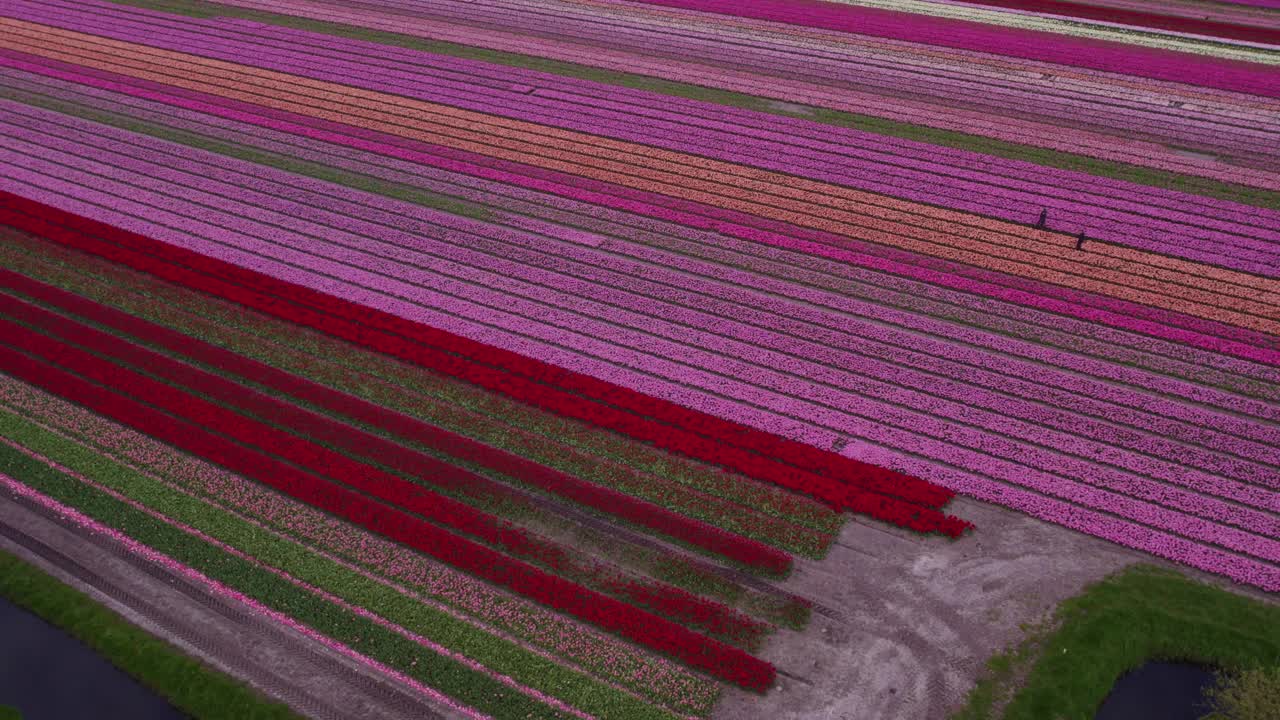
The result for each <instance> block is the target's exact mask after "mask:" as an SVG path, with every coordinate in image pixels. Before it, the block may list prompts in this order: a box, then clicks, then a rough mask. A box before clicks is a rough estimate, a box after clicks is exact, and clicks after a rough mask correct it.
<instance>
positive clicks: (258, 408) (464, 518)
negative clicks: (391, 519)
mask: <svg viewBox="0 0 1280 720" xmlns="http://www.w3.org/2000/svg"><path fill="white" fill-rule="evenodd" d="M0 314H4V315H9V316H11V317H15V318H18V319H19V320H22V321H24V322H28V323H29V324H32V325H35V326H36V327H39V328H40V329H41V332H43V333H44V334H45V335H48V336H52V337H45V336H44V335H39V334H29V333H30V331H25V332H26V333H28V334H27V335H26V337H27V338H28V340H29V342H31V343H33V346H42V347H44V348H45V349H46V351H48V352H53V351H55V350H57V349H58V345H57V344H56V340H55V339H54V338H55V337H56V338H57V339H60V340H63V341H65V342H71V343H75V344H77V345H81V346H83V347H85V348H87V349H88V350H89V351H90V352H93V353H97V354H99V355H104V356H106V357H107V358H108V359H121V360H124V361H126V362H129V363H131V364H134V365H136V366H140V367H143V368H145V370H146V372H148V373H150V374H152V375H158V376H160V377H162V378H165V379H166V380H170V381H173V382H176V383H180V384H182V385H184V386H186V387H187V388H192V389H195V390H196V391H197V392H200V393H202V394H205V395H209V396H212V397H214V398H215V399H217V400H220V401H225V402H228V403H229V404H233V405H240V406H243V407H245V408H246V409H248V410H250V411H251V412H254V413H255V414H265V415H267V416H268V417H267V418H266V419H267V420H268V421H270V422H272V423H275V424H277V425H282V426H285V427H289V428H290V429H291V430H294V431H302V432H310V431H311V430H319V431H320V432H323V433H325V435H326V438H325V439H329V438H330V437H332V438H341V437H342V435H343V433H344V432H346V433H348V434H349V435H350V436H352V437H355V436H356V435H357V434H358V433H359V432H360V431H359V430H357V429H356V428H351V427H349V426H345V425H343V424H342V423H338V422H336V421H333V420H331V419H329V418H325V417H324V416H322V415H317V414H315V413H310V412H307V411H304V410H300V409H298V408H293V407H291V406H289V405H287V404H285V403H282V402H280V401H277V400H275V399H273V398H271V397H269V396H266V395H264V394H262V393H259V392H256V391H254V390H251V389H249V388H246V387H244V386H241V385H238V384H236V383H234V382H231V381H229V380H226V379H224V378H220V377H218V376H216V375H213V374H211V373H208V372H205V371H203V370H200V369H199V368H194V367H191V366H189V365H185V364H183V363H180V362H178V361H176V360H173V359H171V358H167V357H165V356H163V355H160V354H159V353H155V352H152V351H150V350H147V349H146V348H142V347H139V346H137V345H134V344H132V343H129V342H127V341H124V340H121V339H120V338H116V337H113V336H111V335H109V334H107V333H104V332H102V331H100V330H96V329H94V328H91V327H88V326H86V325H82V324H80V323H76V322H74V321H71V320H68V319H66V318H63V317H60V316H58V315H55V314H54V313H51V312H48V311H46V310H43V309H41V308H38V307H35V306H33V305H30V304H28V303H25V302H22V301H21V300H17V299H15V298H13V297H10V296H8V295H4V294H0ZM3 326H4V324H3V320H0V327H3ZM60 350H61V355H60V357H61V358H63V359H66V358H70V359H69V360H67V361H66V362H62V360H60V362H62V364H63V365H65V366H67V367H69V368H70V369H72V370H74V371H76V372H78V373H80V374H81V375H84V376H86V377H89V378H90V379H92V380H95V381H97V382H102V383H104V384H113V383H119V382H128V383H130V384H129V387H130V388H131V389H132V390H133V392H134V395H135V397H137V398H138V399H140V400H143V401H145V402H149V403H151V404H153V405H156V406H158V407H160V408H161V409H163V410H165V411H167V412H170V413H173V414H175V415H178V416H179V417H186V418H187V419H194V418H192V416H191V409H192V408H195V409H197V410H200V411H201V415H202V418H201V420H202V424H204V426H205V427H207V428H209V429H211V430H214V431H216V432H220V433H222V434H224V435H227V436H229V437H232V438H233V439H236V440H238V441H240V442H242V443H245V444H247V445H250V446H257V447H258V448H260V449H262V450H263V451H265V452H269V453H272V454H275V455H279V456H280V457H282V458H284V459H286V460H289V461H290V462H293V463H295V464H299V465H301V466H303V467H305V468H307V469H310V470H312V471H314V472H317V473H320V474H321V475H323V476H328V477H331V478H333V479H336V480H339V481H341V482H343V483H345V484H347V485H349V486H351V487H354V488H356V489H357V490H360V491H362V492H365V493H368V494H370V495H373V496H375V497H377V498H379V499H381V500H384V501H386V502H390V503H394V504H396V505H397V506H399V507H403V508H405V509H408V510H412V511H414V512H416V513H418V514H420V515H423V516H425V517H427V518H428V519H431V520H434V521H436V522H440V523H443V524H445V525H448V526H450V527H455V528H457V529H460V530H462V531H463V532H466V533H469V534H471V535H473V536H475V537H478V538H480V539H482V540H484V541H485V542H487V543H489V544H492V545H498V546H501V547H503V548H506V549H507V550H508V551H509V552H512V553H514V554H517V555H520V556H523V557H526V558H532V559H534V560H536V561H538V562H541V563H543V564H545V565H547V566H550V567H551V568H552V569H555V570H556V571H557V572H560V574H562V575H570V576H571V572H572V570H571V569H569V573H566V572H565V570H566V568H567V566H568V565H569V563H567V562H566V559H565V557H564V551H563V549H562V548H561V547H559V546H558V545H555V544H551V543H548V542H545V541H541V540H538V539H537V538H535V537H531V536H529V535H527V534H526V533H524V532H523V531H521V530H520V529H519V528H516V527H514V526H512V525H511V524H510V523H508V522H506V521H504V520H502V519H500V518H498V517H495V516H493V515H491V514H488V513H484V512H482V511H480V510H477V509H475V508H472V507H471V506H469V505H465V504H463V503H459V502H457V501H455V500H453V499H451V498H448V497H445V496H442V495H439V494H437V493H434V492H431V491H429V490H425V489H424V488H422V487H420V486H418V485H415V484H414V483H411V482H408V481H405V480H403V479H401V478H398V477H396V476H394V475H389V474H387V473H384V472H382V471H380V470H377V469H375V468H372V467H369V466H367V465H363V464H361V463H358V462H356V461H353V460H351V459H349V458H346V457H344V456H342V455H341V454H339V453H335V452H333V451H331V450H328V449H326V448H324V447H321V446H319V445H316V444H314V443H312V442H309V441H306V440H302V441H299V439H298V438H296V437H295V436H294V435H291V434H289V433H286V432H283V431H280V430H277V429H275V428H271V427H269V426H267V425H264V424H263V423H261V422H258V421H256V420H253V419H250V418H245V417H243V416H239V415H236V414H235V413H233V412H231V411H229V410H226V409H224V408H220V407H218V406H216V405H214V404H212V403H209V402H207V401H205V400H202V399H200V398H197V397H192V396H190V395H188V394H187V393H184V392H183V391H182V390H180V389H177V388H173V387H171V386H169V385H165V384H164V383H161V382H157V381H155V380H151V379H149V378H146V377H144V376H141V375H138V374H137V373H134V372H132V371H130V370H127V369H125V368H120V367H117V366H115V365H112V364H110V363H107V364H105V365H104V364H102V363H101V361H99V360H97V359H96V358H94V357H93V356H92V355H89V354H87V353H82V352H81V351H79V350H72V349H71V348H67V347H62V348H60ZM45 357H49V355H48V354H46V355H45ZM70 362H74V363H75V364H74V365H69V364H68V363H70ZM378 439H379V438H376V437H375V438H374V440H378ZM384 442H385V441H384ZM386 444H387V445H390V446H391V447H390V448H387V449H388V451H394V449H397V448H398V449H399V450H401V451H405V452H411V451H407V450H406V449H405V448H401V447H400V446H396V445H394V443H386ZM354 445H355V446H356V447H360V443H359V442H356V443H354ZM378 449H380V448H372V450H374V451H377V450H378ZM363 450H364V451H365V452H369V451H370V450H371V448H363ZM402 457H404V456H402ZM407 459H410V460H412V458H407ZM422 459H423V460H425V462H422V463H417V464H415V465H414V466H413V469H412V470H411V472H413V473H415V474H417V473H421V475H420V477H422V478H423V479H425V480H427V481H431V480H432V479H433V478H434V476H437V475H443V476H445V477H446V478H447V481H446V482H447V483H448V485H449V486H450V487H452V488H456V489H459V490H465V489H467V488H468V486H469V484H470V483H473V482H474V483H476V484H480V483H481V482H484V483H487V484H488V485H489V487H488V488H487V489H488V490H489V491H490V492H497V493H502V492H505V490H504V488H502V487H501V486H500V485H498V484H497V483H493V482H492V481H489V480H487V479H486V478H483V477H480V476H477V475H475V474H474V473H470V472H468V471H466V470H463V469H462V468H458V467H455V466H452V465H449V464H448V463H444V462H441V461H439V460H436V459H435V458H431V457H429V456H422ZM604 587H606V588H607V589H608V590H609V591H610V592H611V593H612V594H614V595H617V596H620V597H622V598H623V599H625V600H627V601H628V602H631V603H633V604H639V605H642V606H643V607H646V608H648V609H651V610H655V611H657V612H659V613H661V614H663V615H665V616H667V617H670V618H672V619H674V620H677V621H681V622H684V623H687V624H690V625H693V626H695V627H697V628H699V629H701V630H703V631H705V632H709V633H711V634H713V635H715V636H717V637H720V638H724V639H734V638H738V639H741V640H742V641H743V642H746V643H755V642H758V640H759V639H760V638H761V637H762V636H763V635H764V633H765V632H766V631H767V629H768V627H767V625H765V624H764V623H761V622H759V621H756V620H753V619H752V618H749V617H747V616H745V615H743V614H741V613H738V612H736V611H734V610H732V609H730V608H729V607H727V606H725V605H723V604H721V603H718V602H715V601H712V600H708V599H706V598H703V597H699V596H698V595H695V594H693V593H690V592H686V591H684V590H681V589H679V588H675V587H669V586H651V585H649V584H646V583H640V582H636V581H632V580H629V579H613V580H610V581H608V582H607V583H605V584H604Z"/></svg>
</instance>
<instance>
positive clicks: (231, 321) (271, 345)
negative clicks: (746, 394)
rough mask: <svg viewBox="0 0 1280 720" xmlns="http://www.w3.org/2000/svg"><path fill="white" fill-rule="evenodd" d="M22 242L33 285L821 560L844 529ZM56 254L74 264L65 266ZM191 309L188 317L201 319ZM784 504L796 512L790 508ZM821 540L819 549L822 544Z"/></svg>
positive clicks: (622, 444) (701, 471)
mask: <svg viewBox="0 0 1280 720" xmlns="http://www.w3.org/2000/svg"><path fill="white" fill-rule="evenodd" d="M22 245H23V243H22V242H21V241H19V242H14V243H8V244H0V258H3V259H4V262H5V263H6V266H7V267H11V268H13V269H15V270H17V271H19V272H22V273H24V274H27V275H29V276H30V277H33V278H37V279H39V280H41V281H43V282H47V283H50V284H53V285H55V286H57V287H61V288H63V289H66V290H69V291H71V292H75V293H77V294H81V295H83V296H85V297H89V298H92V299H94V300H96V301H98V302H102V303H104V304H107V305H110V306H112V307H116V308H119V309H121V310H124V311H126V312H129V313H131V314H133V315H136V316H138V317H141V318H145V319H147V320H149V321H151V322H155V323H158V324H161V325H164V326H166V327H169V328H172V329H174V330H177V331H179V332H183V333H186V334H189V335H191V336H193V337H198V338H200V339H202V340H205V341H207V342H210V343H213V344H215V345H219V346H221V347H225V348H227V349H230V350H233V351H235V352H237V353H241V354H243V355H245V356H248V357H252V358H254V359H256V360H259V361H262V362H265V363H267V364H269V365H272V366H275V367H278V368H281V369H283V370H287V371H289V372H292V373H295V374H297V375H299V376H301V377H306V378H308V379H310V380H313V381H315V382H318V383H321V384H324V385H328V386H330V387H336V388H340V389H342V390H343V391H344V392H348V393H351V394H353V395H355V396H358V397H361V398H363V399H365V400H368V401H371V402H374V403H378V404H380V405H384V406H386V407H388V408H392V409H395V410H398V411H400V412H404V413H406V414H408V415H411V416H415V417H419V418H422V419H424V420H426V421H427V422H432V423H435V424H438V425H440V426H442V427H446V428H448V429H450V430H454V431H456V432H461V433H463V434H466V435H468V436H471V437H474V438H476V439H478V440H480V441H482V442H486V443H489V444H491V445H494V446H496V447H501V448H503V449H506V450H509V451H511V452H514V453H516V454H519V455H522V456H525V457H529V458H532V459H534V460H537V461H539V462H542V463H544V464H546V465H548V466H551V467H555V468H556V469H559V470H561V471H564V472H567V473H571V474H574V475H576V476H578V477H582V478H584V479H587V480H590V481H592V482H597V483H600V484H602V485H606V486H608V487H614V488H616V489H619V490H621V491H623V492H628V493H630V494H633V495H637V496H639V497H644V498H645V499H647V500H650V501H652V502H656V503H658V504H660V505H663V506H664V507H669V508H672V509H674V510H676V511H677V512H681V513H684V514H687V515H690V516H691V517H697V518H699V519H701V520H704V521H706V522H709V523H712V524H715V525H718V526H720V527H724V528H726V529H728V530H731V531H733V532H740V533H742V534H743V535H746V536H748V537H753V538H756V539H759V540H761V541H763V542H768V543H771V544H774V545H776V546H778V547H781V548H783V549H786V550H788V551H790V552H796V553H798V554H804V555H807V556H810V557H816V556H820V555H821V554H822V553H823V552H824V551H825V550H826V548H827V546H828V544H829V541H830V537H831V535H832V534H833V533H835V532H837V531H838V530H839V528H840V527H841V526H842V525H843V523H844V518H843V516H841V515H839V514H836V513H832V512H830V511H829V510H826V509H824V508H820V506H816V505H815V504H814V503H812V502H811V501H807V500H804V499H802V498H800V497H799V496H795V495H791V494H789V493H786V492H785V491H783V490H781V489H778V488H773V487H771V486H764V485H751V484H747V483H744V482H735V481H734V480H733V477H732V476H729V475H725V474H723V473H717V472H716V471H715V470H714V469H713V468H710V467H706V466H701V465H697V464H694V463H691V462H685V461H683V460H681V459H679V458H672V457H671V456H667V455H666V454H664V453H661V452H660V451H657V450H654V449H653V448H649V447H647V446H644V445H640V444H638V443H634V442H632V441H629V440H627V439H626V438H623V437H620V436H617V435H615V434H612V433H608V432H605V431H600V430H599V429H596V428H591V427H589V426H586V425H583V424H575V423H572V422H571V421H567V420H565V419H563V418H558V417H555V416H551V415H549V414H546V413H541V412H538V411H535V410H531V409H529V408H526V407H523V406H519V405H518V404H515V403H512V402H510V401H506V400H504V399H502V398H500V397H497V396H496V395H494V394H493V393H486V392H484V391H481V390H477V389H475V388H471V387H469V386H465V385H463V384H461V383H458V382H453V381H450V380H448V379H444V378H439V377H436V376H432V375H430V374H428V373H425V372H422V371H421V370H420V369H417V368H412V367H409V366H406V365H404V364H402V363H398V362H396V361H394V360H392V359H390V358H387V357H385V356H380V355H377V354H376V353H370V352H366V351H363V350H360V349H358V348H354V347H352V346H350V345H347V344H345V343H341V342H339V341H337V340H334V339H332V338H327V337H324V336H321V335H318V334H316V333H312V332H309V331H305V330H303V329H301V328H298V327H296V326H291V325H288V324H286V323H280V322H279V321H276V320H273V319H270V318H265V317H262V316H259V315H257V314H254V313H247V312H245V311H244V310H243V309H242V308H235V307H231V306H226V305H224V304H222V303H219V302H218V301H214V300H212V299H209V298H206V297H203V296H200V295H197V294H195V293H191V292H190V291H186V290H184V289H182V288H177V287H175V286H172V285H169V284H162V283H158V282H154V281H148V279H146V278H142V277H140V276H138V275H136V274H135V273H129V272H125V271H121V270H119V269H118V268H115V267H114V266H107V265H105V264H104V263H101V262H99V261H95V260H92V259H90V258H85V257H82V256H71V255H69V254H67V253H65V252H61V251H59V250H58V249H57V248H45V251H43V252H40V251H35V250H34V249H30V250H28V249H27V248H24V247H20V246H22ZM63 256H66V257H68V258H71V259H73V260H74V262H73V263H68V262H67V261H66V260H63V259H62V258H63ZM134 293H137V294H134ZM178 308H181V309H182V310H179V309H178ZM184 311H185V312H184ZM187 313H194V314H195V315H198V316H200V319H199V320H197V319H195V318H193V317H192V315H188V314H187ZM375 379H376V381H371V380H375ZM401 387H403V388H405V389H408V390H411V391H414V392H417V393H422V394H423V395H425V396H428V397H426V398H423V397H417V398H415V397H413V396H412V395H410V394H406V393H404V392H400V391H399V390H398V388H401ZM466 411H472V412H475V413H479V414H481V415H483V416H485V417H484V421H483V422H478V421H477V420H478V418H476V416H474V415H470V414H467V413H466ZM507 423H511V424H514V425H517V426H519V427H520V428H521V429H525V430H529V431H531V432H533V433H537V434H539V435H542V436H543V437H547V438H550V439H553V440H555V441H557V442H549V443H546V444H543V443H541V442H539V441H531V440H530V439H527V438H520V437H518V436H515V435H513V434H512V433H511V430H510V425H508V424H507ZM558 442H564V443H567V444H570V445H573V446H575V447H576V448H578V449H580V450H583V451H585V452H586V453H590V454H593V455H597V456H601V457H606V458H609V459H611V460H615V461H619V462H623V463H626V464H628V465H630V466H632V467H634V468H636V469H639V470H642V471H646V472H652V473H654V474H656V475H659V476H661V477H664V478H667V479H669V480H674V481H675V482H677V483H681V484H684V485H688V486H690V488H691V489H693V490H698V491H701V492H707V493H709V494H712V495H717V496H720V497H723V498H726V499H727V500H730V501H733V502H741V503H743V504H745V505H748V506H750V507H752V508H754V509H756V510H758V511H759V512H761V513H764V514H768V515H771V516H773V517H777V518H778V519H779V520H783V521H785V522H789V523H794V524H797V525H801V526H803V528H798V531H797V532H795V533H793V534H783V533H780V532H766V531H765V530H764V529H762V524H761V523H759V521H758V520H755V519H754V518H755V517H758V516H754V515H753V514H751V513H747V512H745V511H739V510H738V508H736V507H734V506H733V505H730V504H727V505H719V504H713V503H708V502H707V500H706V498H705V497H704V496H702V495H695V494H689V495H687V496H686V495H683V494H682V495H681V496H679V497H677V496H676V495H675V494H674V493H671V492H667V491H663V492H655V489H654V488H651V487H645V486H644V484H643V483H639V484H637V483H635V482H630V481H628V479H627V478H626V477H622V476H619V475H618V474H617V473H616V472H613V471H612V470H611V469H610V468H609V467H608V466H607V465H606V466H600V465H597V464H595V463H593V462H591V461H589V460H587V459H575V458H572V457H569V456H567V455H566V454H565V453H563V452H562V451H558V449H557V443H558ZM787 503H789V504H791V505H792V507H790V508H788V507H786V506H785V504H787ZM815 531H816V533H815ZM824 536H825V540H826V541H825V542H822V541H819V538H824Z"/></svg>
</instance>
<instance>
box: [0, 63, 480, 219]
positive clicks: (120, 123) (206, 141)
mask: <svg viewBox="0 0 1280 720" xmlns="http://www.w3.org/2000/svg"><path fill="white" fill-rule="evenodd" d="M0 98H4V99H6V100H14V101H16V102H20V103H23V104H25V105H31V106H34V107H40V108H44V109H45V110H51V111H53V112H57V113H61V114H63V115H70V116H73V117H78V118H82V119H84V120H89V121H91V122H95V123H99V124H102V125H108V126H111V127H114V128H119V129H121V130H127V131H129V132H132V133H137V134H139V135H147V136H150V137H153V138H157V139H159V140H167V141H169V142H173V143H177V144H180V145H185V146H187V147H192V148H198V149H200V150H207V151H209V152H211V153H217V154H218V155H223V156H226V157H231V158H236V159H238V160H244V161H246V162H251V163H257V164H259V165H265V166H267V167H273V168H275V169H277V170H283V171H284V172H289V173H293V174H295V175H304V176H306V177H310V178H314V179H316V180H323V181H325V182H331V183H334V184H336V185H342V186H344V187H349V188H352V189H354V190H364V191H366V192H370V193H374V194H377V195H382V196H385V197H390V198H395V199H397V200H403V201H405V202H410V203H414V204H416V205H421V206H422V207H426V208H431V209H433V210H440V211H443V212H447V213H452V214H454V215H462V216H466V217H469V218H474V219H476V220H488V219H490V218H492V217H493V214H492V213H491V212H490V211H489V210H488V209H487V208H484V207H481V206H479V205H475V204H473V203H469V202H465V201H463V200H458V199H455V198H450V197H446V196H444V195H438V194H436V193H432V192H427V191H425V190H421V189H418V188H415V187H411V186H408V185H402V184H399V183H392V182H387V181H385V180H380V179H378V178H374V177H370V176H368V175H361V174H358V173H353V172H349V171H346V170H341V169H338V168H334V167H330V166H328V165H321V164H320V163H314V162H310V161H307V160H299V159H297V158H291V157H288V156H285V155H280V154H277V153H272V152H267V151H265V150H259V149H257V148H253V147H249V146H247V145H238V144H235V143H228V142H223V141H221V140H216V139H213V138H209V137H207V136H204V135H200V134H198V133H193V132H189V131H186V130H180V129H177V128H172V127H167V126H162V125H157V124H155V123H150V122H146V121H142V120H137V119H134V118H130V117H126V116H124V115H119V114H116V113H108V112H102V111H101V110H96V109H93V108H88V107H85V106H83V105H77V104H74V103H68V102H64V101H62V100H57V99H54V98H50V97H44V96H40V95H36V94H33V93H28V92H24V91H21V90H15V89H13V88H0Z"/></svg>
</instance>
